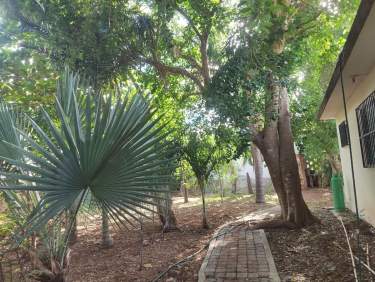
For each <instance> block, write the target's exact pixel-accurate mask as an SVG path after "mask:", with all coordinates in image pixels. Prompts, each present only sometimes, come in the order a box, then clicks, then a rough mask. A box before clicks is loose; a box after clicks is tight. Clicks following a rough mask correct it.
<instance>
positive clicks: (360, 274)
mask: <svg viewBox="0 0 375 282" xmlns="http://www.w3.org/2000/svg"><path fill="white" fill-rule="evenodd" d="M339 60H340V62H339V65H340V82H341V93H342V101H343V104H344V112H345V122H346V128H347V135H348V143H349V144H348V145H349V153H350V167H351V172H352V184H353V192H354V203H355V213H356V217H357V228H358V234H357V235H358V237H357V243H358V258H359V262H358V264H357V267H358V280H359V281H362V271H361V269H362V255H361V254H362V251H361V244H360V234H359V224H360V220H361V219H360V215H359V208H358V198H357V187H356V182H355V175H354V164H353V150H352V141H351V136H350V129H349V120H348V109H347V106H346V97H345V87H344V79H343V75H342V72H343V69H342V68H343V52H341V54H340V58H339Z"/></svg>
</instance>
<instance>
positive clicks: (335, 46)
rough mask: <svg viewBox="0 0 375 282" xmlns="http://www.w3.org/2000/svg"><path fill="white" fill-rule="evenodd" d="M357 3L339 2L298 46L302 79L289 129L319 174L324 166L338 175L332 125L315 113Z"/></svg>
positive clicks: (322, 171)
mask: <svg viewBox="0 0 375 282" xmlns="http://www.w3.org/2000/svg"><path fill="white" fill-rule="evenodd" d="M358 4H359V1H341V4H340V9H339V11H337V13H335V15H334V16H332V17H324V18H322V19H321V22H320V27H319V32H315V33H313V34H311V35H310V36H309V37H308V38H306V39H305V40H304V41H303V43H302V45H301V46H302V48H301V50H300V52H301V54H300V55H299V56H300V57H301V64H300V66H299V67H298V68H297V73H298V75H299V76H300V77H302V78H300V81H298V85H297V90H296V91H298V92H299V95H296V97H295V99H293V100H292V112H293V116H294V117H295V118H293V119H292V126H293V132H294V134H295V137H296V144H297V146H298V147H299V150H300V151H301V152H303V153H304V154H305V156H306V159H307V160H308V161H309V162H313V164H314V165H313V168H314V170H316V171H318V172H320V173H324V172H325V171H327V164H328V167H329V166H331V169H329V171H330V170H333V171H334V172H337V170H338V167H337V159H338V147H337V136H336V126H335V123H334V122H332V121H325V122H321V121H318V120H317V118H316V113H317V109H318V108H319V105H320V102H321V99H322V95H323V93H324V91H325V89H326V87H327V85H328V83H329V79H330V77H331V72H332V70H333V69H334V64H335V63H336V59H337V56H338V54H339V52H340V50H341V47H342V46H343V44H344V42H345V38H346V34H347V32H348V31H349V29H350V25H351V22H352V19H353V17H354V15H355V11H356V10H357V9H356V8H357V7H358ZM328 176H329V175H328Z"/></svg>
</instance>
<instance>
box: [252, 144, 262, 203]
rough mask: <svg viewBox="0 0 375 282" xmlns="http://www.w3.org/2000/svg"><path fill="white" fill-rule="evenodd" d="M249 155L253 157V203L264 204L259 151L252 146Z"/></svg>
mask: <svg viewBox="0 0 375 282" xmlns="http://www.w3.org/2000/svg"><path fill="white" fill-rule="evenodd" d="M251 154H252V156H253V165H254V171H255V202H256V203H264V202H265V199H264V194H265V191H264V189H265V185H264V178H263V159H262V155H261V153H260V151H259V149H258V148H257V147H256V146H255V145H254V144H252V145H251Z"/></svg>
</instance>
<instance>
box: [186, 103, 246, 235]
mask: <svg viewBox="0 0 375 282" xmlns="http://www.w3.org/2000/svg"><path fill="white" fill-rule="evenodd" d="M197 107H198V108H200V109H201V107H200V105H197ZM196 110H197V108H196ZM234 133H235V131H233V129H232V128H230V127H229V126H228V125H225V124H218V123H215V117H214V114H213V113H212V112H203V113H202V111H201V110H199V111H196V112H191V111H190V112H189V120H188V127H186V130H185V133H184V135H183V136H182V137H181V150H182V153H183V156H184V158H185V159H186V161H187V162H188V163H189V164H190V166H191V168H192V170H193V172H194V174H195V177H196V178H197V182H198V186H199V189H200V192H201V196H202V226H203V228H209V225H208V220H207V214H206V203H205V190H206V185H207V181H208V178H209V177H210V175H211V173H212V172H213V171H214V170H215V169H218V168H219V166H220V165H222V164H223V163H225V162H229V161H231V160H232V159H234V158H236V157H237V156H239V155H240V154H241V150H242V149H243V147H242V146H241V143H240V141H241V139H236V138H235V134H234Z"/></svg>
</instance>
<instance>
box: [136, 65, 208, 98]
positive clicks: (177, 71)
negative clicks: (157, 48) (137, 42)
mask: <svg viewBox="0 0 375 282" xmlns="http://www.w3.org/2000/svg"><path fill="white" fill-rule="evenodd" d="M141 60H142V61H143V62H145V63H147V64H149V65H152V66H153V67H155V68H156V69H157V70H158V71H159V72H160V73H162V74H174V75H181V76H184V77H187V78H189V79H190V80H192V81H193V82H194V83H195V85H197V86H198V87H199V90H201V91H203V89H204V85H203V84H202V82H201V81H200V80H199V78H198V77H197V76H195V75H194V74H193V73H191V72H189V71H188V70H186V69H184V68H182V67H175V66H169V65H166V64H164V63H162V62H160V61H158V60H154V59H148V58H142V59H141Z"/></svg>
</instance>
